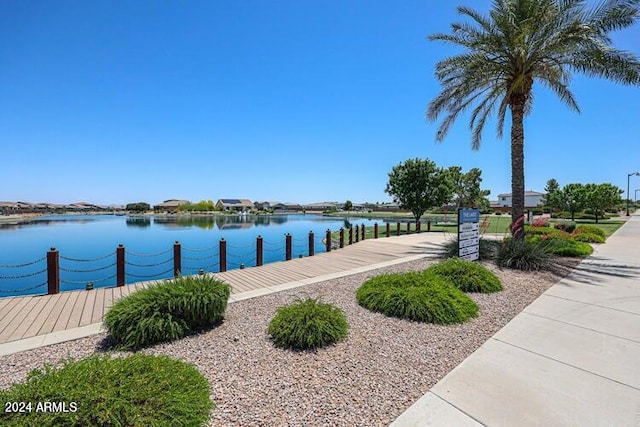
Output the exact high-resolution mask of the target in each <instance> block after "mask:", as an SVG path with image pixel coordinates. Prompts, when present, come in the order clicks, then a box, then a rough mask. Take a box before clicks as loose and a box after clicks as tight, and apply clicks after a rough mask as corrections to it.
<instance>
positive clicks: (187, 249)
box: [182, 245, 218, 252]
mask: <svg viewBox="0 0 640 427" xmlns="http://www.w3.org/2000/svg"><path fill="white" fill-rule="evenodd" d="M216 249H218V246H217V245H216V246H209V247H208V248H201V249H194V248H184V247H183V248H182V250H183V251H187V252H209V251H213V250H216Z"/></svg>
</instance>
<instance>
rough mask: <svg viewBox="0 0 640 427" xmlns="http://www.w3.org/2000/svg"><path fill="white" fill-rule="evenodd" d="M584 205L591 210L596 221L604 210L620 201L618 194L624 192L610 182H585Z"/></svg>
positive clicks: (602, 214)
mask: <svg viewBox="0 0 640 427" xmlns="http://www.w3.org/2000/svg"><path fill="white" fill-rule="evenodd" d="M584 192H585V205H586V206H587V207H588V208H589V209H591V210H592V211H593V215H594V216H595V219H596V224H597V223H598V218H599V217H602V216H604V210H605V209H607V208H610V207H613V206H615V205H617V204H619V203H620V201H621V198H620V195H621V194H622V193H623V192H624V191H623V190H621V189H620V188H618V187H616V186H615V185H612V184H610V183H605V184H587V185H585V187H584Z"/></svg>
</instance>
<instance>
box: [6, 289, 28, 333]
mask: <svg viewBox="0 0 640 427" xmlns="http://www.w3.org/2000/svg"><path fill="white" fill-rule="evenodd" d="M31 300H33V297H28V298H18V299H17V300H16V302H15V303H14V304H12V305H11V308H10V309H9V310H7V312H6V313H5V315H4V316H3V317H2V320H0V332H2V331H4V329H5V328H6V327H7V326H8V325H9V324H11V322H12V321H14V320H15V319H16V318H18V319H19V318H20V317H21V313H22V312H23V310H24V308H25V307H27V306H28V305H29V302H30V301H31Z"/></svg>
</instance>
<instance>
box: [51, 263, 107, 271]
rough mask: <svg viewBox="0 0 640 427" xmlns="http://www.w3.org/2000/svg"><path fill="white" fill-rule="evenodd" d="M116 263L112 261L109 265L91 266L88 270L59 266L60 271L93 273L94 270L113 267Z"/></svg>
mask: <svg viewBox="0 0 640 427" xmlns="http://www.w3.org/2000/svg"><path fill="white" fill-rule="evenodd" d="M115 265H116V263H115V262H114V263H112V264H109V265H105V266H104V267H98V268H92V269H90V270H77V269H72V268H65V267H60V271H64V272H67V273H93V272H94V271H102V270H106V269H107V268H113V267H115Z"/></svg>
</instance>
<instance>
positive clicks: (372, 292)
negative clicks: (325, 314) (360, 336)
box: [356, 271, 478, 325]
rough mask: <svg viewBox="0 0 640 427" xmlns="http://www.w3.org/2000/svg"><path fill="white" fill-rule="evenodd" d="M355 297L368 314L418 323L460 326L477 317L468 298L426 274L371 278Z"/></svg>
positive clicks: (434, 276) (441, 280)
mask: <svg viewBox="0 0 640 427" xmlns="http://www.w3.org/2000/svg"><path fill="white" fill-rule="evenodd" d="M356 298H357V300H358V303H359V304H360V305H361V306H363V307H364V308H366V309H369V310H371V311H376V312H380V313H382V314H384V315H386V316H391V317H398V318H401V319H409V320H413V321H418V322H427V323H436V324H443V325H446V324H451V323H462V322H465V321H466V320H468V319H469V318H471V317H476V316H477V314H478V306H477V305H476V303H475V302H474V301H473V300H472V299H471V298H469V297H468V296H467V295H465V294H464V293H463V292H462V291H461V290H459V289H457V288H456V287H454V286H452V285H451V283H450V282H449V281H448V280H447V279H444V278H443V277H440V276H438V275H436V274H433V273H431V272H426V271H424V272H410V273H404V274H383V275H380V276H375V277H372V278H370V279H368V280H367V281H366V282H364V283H363V284H362V286H361V287H360V288H359V289H358V291H357V292H356Z"/></svg>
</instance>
